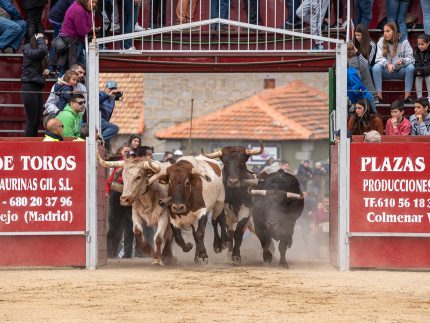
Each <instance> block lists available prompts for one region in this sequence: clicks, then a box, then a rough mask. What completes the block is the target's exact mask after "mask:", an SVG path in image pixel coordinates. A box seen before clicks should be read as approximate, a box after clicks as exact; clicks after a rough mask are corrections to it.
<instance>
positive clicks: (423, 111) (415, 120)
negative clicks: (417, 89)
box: [410, 97, 430, 136]
mask: <svg viewBox="0 0 430 323" xmlns="http://www.w3.org/2000/svg"><path fill="white" fill-rule="evenodd" d="M410 121H411V127H412V132H411V135H413V136H429V135H430V115H429V100H428V98H425V97H420V98H418V99H417V100H416V101H415V114H414V115H412V116H411V117H410Z"/></svg>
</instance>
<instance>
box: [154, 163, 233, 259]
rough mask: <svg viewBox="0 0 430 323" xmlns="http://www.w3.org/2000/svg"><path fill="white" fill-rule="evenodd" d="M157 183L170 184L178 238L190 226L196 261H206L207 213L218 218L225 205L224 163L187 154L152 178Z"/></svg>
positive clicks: (172, 210) (172, 220)
mask: <svg viewBox="0 0 430 323" xmlns="http://www.w3.org/2000/svg"><path fill="white" fill-rule="evenodd" d="M155 182H161V183H167V184H168V196H169V198H171V203H170V204H169V205H168V208H169V209H170V216H171V218H170V221H171V223H172V224H173V231H174V235H175V238H176V239H181V237H177V236H178V235H179V234H180V230H181V229H185V230H189V229H191V230H192V232H193V237H194V241H195V243H196V253H195V257H194V261H195V262H196V263H197V262H201V263H204V264H207V262H208V255H207V252H206V248H205V245H204V236H205V228H206V223H207V217H208V213H210V212H212V217H213V218H214V219H217V218H218V217H219V216H220V215H221V214H222V212H223V208H224V197H225V192H224V185H223V181H222V166H221V165H219V164H217V163H215V162H214V161H212V160H210V159H208V158H205V157H203V156H198V157H192V156H185V157H181V158H179V159H178V161H177V162H176V164H174V165H171V166H169V167H167V168H166V169H165V170H164V171H160V172H159V173H158V174H155V175H154V176H153V177H152V178H151V179H150V180H149V183H155ZM214 233H215V235H218V233H217V232H214ZM216 239H217V238H215V240H216ZM218 239H220V238H219V237H218ZM214 247H215V246H214Z"/></svg>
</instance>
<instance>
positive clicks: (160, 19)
mask: <svg viewBox="0 0 430 323" xmlns="http://www.w3.org/2000/svg"><path fill="white" fill-rule="evenodd" d="M179 3H180V1H178V6H179ZM188 3H189V2H188ZM196 3H197V1H196V0H193V10H192V12H194V8H195V7H196ZM182 5H183V4H182ZM178 6H176V16H177V17H178ZM182 10H184V8H182ZM178 18H179V17H178ZM165 25H166V0H154V1H153V8H152V15H151V28H160V27H164V26H165ZM135 31H136V29H135Z"/></svg>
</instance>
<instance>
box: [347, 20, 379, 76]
mask: <svg viewBox="0 0 430 323" xmlns="http://www.w3.org/2000/svg"><path fill="white" fill-rule="evenodd" d="M352 42H353V44H354V46H355V48H356V55H357V56H358V58H360V59H361V60H362V61H363V62H364V63H366V64H367V66H368V67H369V68H370V67H372V66H373V65H375V58H376V44H375V42H374V41H373V40H372V39H371V38H370V35H369V30H368V29H367V27H366V26H365V25H363V24H359V25H358V26H357V27H356V28H355V31H354V37H353V39H352ZM370 71H371V68H370Z"/></svg>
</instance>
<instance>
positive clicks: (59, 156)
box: [0, 141, 86, 232]
mask: <svg viewBox="0 0 430 323" xmlns="http://www.w3.org/2000/svg"><path fill="white" fill-rule="evenodd" d="M85 172H86V170H85V142H10V141H4V142H0V232H28V231H85V228H86V217H85V213H86V206H85V201H86V184H85V181H86V176H85Z"/></svg>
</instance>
